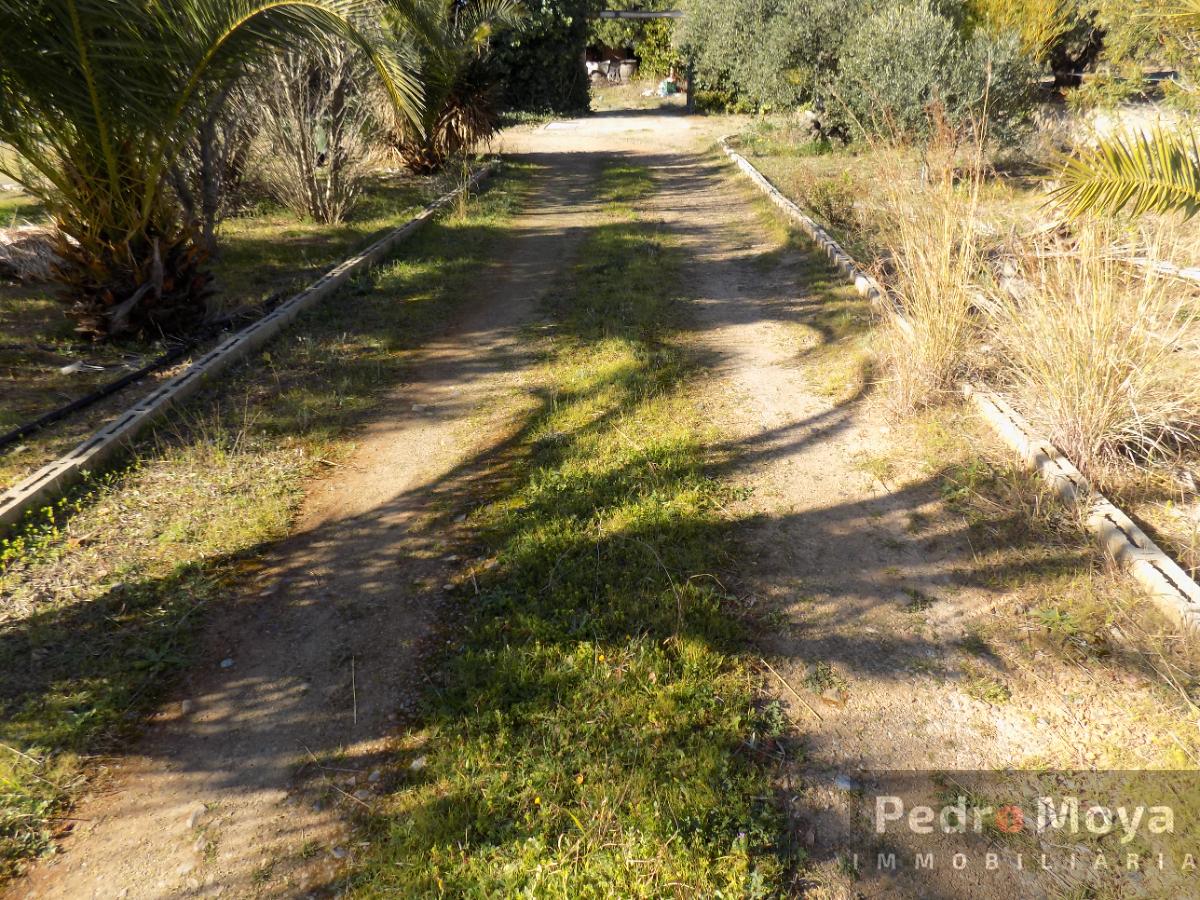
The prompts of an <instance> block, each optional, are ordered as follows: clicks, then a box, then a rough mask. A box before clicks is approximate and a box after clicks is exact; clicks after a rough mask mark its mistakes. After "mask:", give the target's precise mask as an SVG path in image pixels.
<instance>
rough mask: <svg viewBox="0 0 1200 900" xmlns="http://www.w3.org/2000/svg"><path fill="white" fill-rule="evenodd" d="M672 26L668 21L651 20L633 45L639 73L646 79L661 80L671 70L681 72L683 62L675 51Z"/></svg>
mask: <svg viewBox="0 0 1200 900" xmlns="http://www.w3.org/2000/svg"><path fill="white" fill-rule="evenodd" d="M674 31H675V29H674V26H673V25H672V24H671V20H669V19H651V20H650V21H649V22H647V23H646V25H645V27H644V28H643V29H642V33H641V35H640V37H639V38H638V40H637V41H635V43H634V50H635V51H636V52H637V56H638V60H639V62H640V66H639V71H640V72H641V74H642V75H644V76H646V77H648V78H663V77H665V76H667V75H669V74H670V73H671V70H672V69H675V70H681V69H682V68H683V65H684V62H683V59H682V57H680V55H679V51H678V50H676V49H675V44H674V43H673V39H674Z"/></svg>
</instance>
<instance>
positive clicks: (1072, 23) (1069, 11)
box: [967, 0, 1089, 62]
mask: <svg viewBox="0 0 1200 900" xmlns="http://www.w3.org/2000/svg"><path fill="white" fill-rule="evenodd" d="M967 13H968V19H969V21H971V22H973V23H977V24H978V25H979V26H982V27H983V28H985V29H987V31H989V32H990V33H991V34H994V35H997V36H1005V35H1016V36H1017V37H1018V38H1019V39H1020V44H1021V50H1022V51H1023V52H1024V53H1025V55H1026V56H1028V57H1029V58H1030V59H1034V60H1036V61H1038V62H1047V61H1049V60H1050V59H1051V57H1052V56H1054V54H1055V53H1056V51H1058V50H1059V48H1060V47H1061V46H1062V44H1063V42H1064V41H1066V40H1067V39H1069V37H1070V36H1071V35H1072V34H1073V33H1074V32H1075V31H1076V29H1077V28H1079V27H1080V25H1081V23H1083V22H1084V21H1085V20H1087V19H1088V13H1089V10H1088V9H1087V8H1086V7H1085V5H1084V3H1082V2H1080V0H968V3H967Z"/></svg>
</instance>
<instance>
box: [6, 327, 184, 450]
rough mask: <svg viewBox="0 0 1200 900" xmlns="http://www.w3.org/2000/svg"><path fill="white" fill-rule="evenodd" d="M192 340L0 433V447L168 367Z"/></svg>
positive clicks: (179, 356)
mask: <svg viewBox="0 0 1200 900" xmlns="http://www.w3.org/2000/svg"><path fill="white" fill-rule="evenodd" d="M196 343H197V342H196V341H189V342H188V343H186V344H180V345H179V346H178V347H175V348H174V349H172V350H168V351H167V352H166V353H164V354H163V355H162V356H160V357H159V358H158V359H156V360H154V361H153V362H151V363H148V364H147V365H144V366H142V367H141V368H140V369H138V370H137V371H136V372H130V373H128V374H127V375H122V376H121V377H120V378H118V379H117V380H116V381H110V382H109V383H108V384H106V385H103V386H102V387H99V388H97V389H96V390H94V391H92V392H91V393H90V394H86V395H84V396H82V397H80V398H78V399H77V400H72V401H71V402H70V403H68V404H66V405H65V406H60V407H59V408H58V409H55V410H51V411H50V412H48V413H46V414H45V415H44V416H40V417H38V418H36V419H34V420H33V421H32V422H26V423H25V424H24V425H18V426H17V427H16V428H14V429H13V430H12V431H9V432H6V433H4V434H0V450H2V449H4V448H5V447H7V446H8V445H9V444H15V443H16V442H17V441H19V440H20V439H21V438H23V437H25V436H26V435H30V434H33V433H34V432H35V431H40V430H41V429H43V428H45V427H46V426H47V425H53V424H54V423H55V422H61V421H62V420H63V419H65V418H66V417H67V416H69V415H71V414H72V413H77V412H79V411H80V410H81V409H86V408H87V407H89V406H91V405H92V404H93V403H98V402H99V401H101V400H103V399H104V398H105V397H108V396H111V395H112V394H115V393H116V392H117V391H119V390H121V389H122V388H125V387H128V386H129V385H131V384H133V383H134V382H137V381H141V380H142V379H143V378H145V377H146V376H147V375H149V374H150V373H151V372H155V371H157V370H158V369H161V368H163V367H164V366H169V365H170V364H171V363H173V362H175V360H177V359H180V358H181V357H182V356H184V355H185V354H186V353H187V352H188V351H190V350H191V349H192V348H193V347H195V346H196Z"/></svg>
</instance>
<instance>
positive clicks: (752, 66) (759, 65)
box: [678, 0, 869, 110]
mask: <svg viewBox="0 0 1200 900" xmlns="http://www.w3.org/2000/svg"><path fill="white" fill-rule="evenodd" d="M868 8H869V2H868V0H732V2H730V0H693V2H692V3H690V4H688V8H687V13H688V15H687V18H685V19H683V20H681V21H680V26H679V35H678V44H679V46H680V48H681V49H682V50H683V51H684V53H685V54H686V55H688V56H691V57H692V58H693V59H694V60H695V63H696V77H697V81H698V83H699V86H700V87H701V88H702V89H705V90H710V91H715V92H723V93H725V94H726V95H727V96H729V97H730V98H731V103H730V104H729V105H730V106H735V105H737V104H738V103H744V104H745V105H747V106H749V107H750V108H757V109H759V110H770V109H787V108H791V107H794V106H797V105H800V104H801V103H804V102H808V101H810V100H812V99H814V98H815V97H818V96H820V95H821V93H822V88H823V86H824V85H825V84H827V83H828V81H829V80H830V79H831V78H832V75H833V73H834V72H835V71H836V70H837V65H838V58H839V55H840V53H841V50H842V45H843V43H844V42H845V41H846V39H847V38H848V37H849V36H850V35H851V34H853V32H854V30H855V25H856V24H857V23H858V22H860V21H861V20H862V18H863V16H864V15H865V14H866V11H867V9H868Z"/></svg>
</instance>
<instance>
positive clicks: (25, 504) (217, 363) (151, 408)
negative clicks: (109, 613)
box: [0, 164, 493, 533]
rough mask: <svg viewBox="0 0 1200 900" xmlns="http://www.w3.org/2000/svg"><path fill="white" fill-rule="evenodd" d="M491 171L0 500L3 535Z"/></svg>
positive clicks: (208, 355)
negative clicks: (26, 515) (26, 514)
mask: <svg viewBox="0 0 1200 900" xmlns="http://www.w3.org/2000/svg"><path fill="white" fill-rule="evenodd" d="M492 171H493V166H492V165H490V164H489V165H487V166H485V167H484V168H482V169H480V170H479V171H478V172H476V173H475V174H474V175H473V176H472V177H471V179H470V180H469V181H468V182H467V184H465V185H462V186H460V187H458V188H455V189H454V190H452V191H450V192H448V193H446V194H444V195H442V196H441V197H439V198H438V199H437V200H435V201H433V202H432V203H430V204H429V205H428V206H426V207H425V208H424V209H423V210H421V212H419V213H418V214H417V215H416V216H414V217H413V218H412V219H410V220H409V221H408V222H406V223H405V224H404V225H402V226H400V227H399V228H396V229H395V230H393V231H391V232H389V233H387V234H385V235H384V236H383V237H381V238H380V239H379V240H377V241H375V243H373V244H371V245H370V246H369V247H367V248H366V249H365V250H363V251H362V252H360V253H358V254H356V255H355V256H352V257H350V258H349V259H347V260H345V261H344V262H342V263H341V264H339V265H338V266H336V267H335V268H333V269H331V270H330V271H328V272H326V273H325V274H324V275H322V276H321V277H320V278H319V279H318V280H317V281H315V282H313V284H311V285H310V286H309V287H307V288H306V289H305V290H303V291H301V292H300V293H299V294H296V295H295V296H293V297H291V298H289V299H288V300H286V301H284V302H283V303H281V304H280V305H279V306H277V307H276V308H275V309H274V310H273V311H271V312H270V313H268V314H267V315H265V316H263V317H262V318H261V319H259V320H258V321H257V322H254V323H253V324H251V325H248V326H246V327H245V328H243V329H242V330H241V331H238V332H236V333H234V334H232V335H230V336H229V337H228V338H226V339H225V340H224V341H222V342H221V343H220V344H219V345H218V346H217V347H214V348H213V349H212V350H210V351H209V352H208V353H206V354H204V356H202V357H201V358H200V359H198V360H196V361H195V362H194V363H192V364H191V365H190V366H188V368H187V369H186V370H185V371H184V372H182V373H180V374H179V375H177V376H175V377H174V378H172V379H171V380H170V381H167V382H165V383H163V384H161V385H159V386H158V387H156V388H155V389H154V390H153V391H152V392H151V393H150V394H148V395H147V396H145V397H143V398H142V399H141V400H140V401H138V402H137V403H135V404H134V405H133V406H131V407H129V408H128V409H127V410H125V411H124V412H123V413H121V414H120V415H118V416H117V417H116V418H115V419H113V420H112V421H110V422H108V423H107V424H106V425H104V426H103V427H102V428H101V429H100V430H99V431H97V432H96V433H95V434H93V435H92V436H91V437H89V438H88V439H87V440H85V441H84V442H83V443H82V444H80V445H79V446H78V447H76V448H75V449H74V450H72V451H71V452H70V453H68V454H66V455H65V456H63V457H60V458H59V459H56V460H54V461H53V462H51V463H48V464H47V465H45V466H43V467H42V468H41V469H39V470H38V471H36V472H34V473H33V474H32V475H30V476H29V477H28V478H26V479H24V480H23V481H21V482H19V483H18V484H16V485H14V486H13V487H11V488H9V489H8V490H6V491H5V492H4V493H3V494H0V533H3V532H4V531H5V530H7V529H9V528H11V527H13V526H15V525H16V524H18V523H19V522H20V521H21V519H22V517H23V516H24V515H25V513H26V512H27V511H29V510H32V509H35V508H37V507H38V506H40V505H44V504H46V503H47V502H48V501H49V500H50V499H51V498H53V497H56V496H58V495H60V494H61V493H62V492H63V491H64V490H65V489H66V488H67V487H69V486H70V485H71V484H73V483H74V482H76V481H79V480H81V479H82V478H83V477H84V476H85V475H86V474H87V473H89V472H97V471H99V470H100V468H101V467H102V466H103V465H104V464H105V463H107V462H108V461H110V460H111V459H112V458H113V457H114V456H116V455H117V454H119V453H120V452H122V451H123V450H125V449H127V448H128V447H129V445H130V444H131V443H132V442H133V441H134V440H135V439H136V438H137V437H138V435H140V434H141V433H142V432H143V431H144V430H145V429H146V427H147V426H148V425H150V424H151V423H152V422H154V421H156V420H157V419H159V418H161V417H162V416H163V415H164V414H165V413H166V412H167V411H168V410H169V409H171V408H172V407H174V406H176V405H178V404H179V403H182V402H183V401H184V400H186V399H187V398H189V397H191V396H192V395H193V394H195V393H196V392H197V391H198V390H199V389H200V388H201V387H202V386H204V385H205V384H206V383H208V382H209V381H211V380H212V379H213V378H215V377H216V376H217V375H219V374H221V373H222V372H224V371H225V370H226V369H228V368H229V367H230V366H231V365H232V364H233V363H235V362H238V361H239V360H241V359H244V358H245V357H246V356H248V355H249V354H251V353H253V352H254V351H255V350H257V349H258V348H260V347H262V346H263V345H264V344H266V343H267V342H268V341H270V340H271V339H272V338H274V337H275V336H276V335H278V334H279V333H280V332H281V331H283V330H284V329H285V328H287V327H288V326H289V325H291V324H292V323H293V322H295V321H296V318H297V317H298V316H299V315H300V314H301V313H302V312H304V311H305V310H307V309H309V308H310V307H312V306H314V305H316V304H317V303H318V302H320V301H321V300H324V299H325V298H326V297H328V296H329V295H330V294H332V293H333V292H334V291H336V290H337V289H338V288H340V287H342V286H343V285H345V284H346V282H347V281H349V280H350V278H352V277H353V276H354V275H356V274H358V273H359V272H362V271H364V270H366V269H369V268H370V267H372V266H374V265H375V264H377V263H378V262H380V261H381V260H382V259H383V258H384V257H385V256H386V255H387V254H388V253H389V252H390V251H391V250H392V248H393V247H395V246H396V245H397V244H399V243H400V242H401V241H403V240H405V239H407V238H409V237H411V236H412V235H413V234H415V233H416V232H417V231H418V230H419V229H420V228H421V227H422V226H423V225H424V224H425V223H426V222H428V221H429V219H430V218H432V217H433V215H434V213H436V212H437V211H438V210H439V209H441V208H442V207H444V206H445V205H446V204H448V203H449V202H450V201H452V200H453V199H454V198H455V197H457V196H458V195H459V194H460V193H462V192H463V191H464V190H470V189H471V188H473V187H474V186H475V185H477V184H479V183H480V182H481V181H483V180H484V179H485V178H487V177H488V176H490V175H491V173H492Z"/></svg>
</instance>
